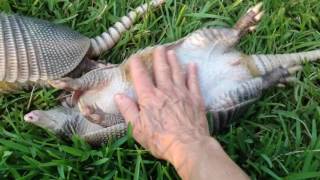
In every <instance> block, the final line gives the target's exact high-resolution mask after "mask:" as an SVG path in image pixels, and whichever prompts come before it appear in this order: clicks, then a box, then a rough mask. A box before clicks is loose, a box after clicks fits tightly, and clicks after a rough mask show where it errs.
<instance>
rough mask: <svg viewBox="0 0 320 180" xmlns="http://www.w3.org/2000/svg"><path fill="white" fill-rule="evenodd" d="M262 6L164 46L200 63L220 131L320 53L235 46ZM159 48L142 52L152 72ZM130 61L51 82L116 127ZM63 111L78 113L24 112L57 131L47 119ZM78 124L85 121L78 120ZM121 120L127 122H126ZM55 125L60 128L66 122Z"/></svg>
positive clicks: (128, 89) (128, 87)
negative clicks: (261, 51)
mask: <svg viewBox="0 0 320 180" xmlns="http://www.w3.org/2000/svg"><path fill="white" fill-rule="evenodd" d="M261 6H262V4H258V5H256V6H255V7H253V8H251V9H249V10H248V11H247V13H246V14H245V15H244V16H243V17H241V18H240V20H239V21H238V22H237V23H236V25H235V26H234V27H233V28H222V29H218V28H205V29H200V30H197V31H195V32H193V33H191V34H190V35H189V36H187V37H185V38H183V39H181V40H178V41H176V42H174V43H170V44H165V45H164V46H165V47H166V49H168V50H169V49H170V50H174V51H175V53H176V55H177V58H178V60H179V61H180V63H181V64H182V65H186V64H188V63H191V62H193V63H196V64H197V66H198V72H199V82H200V88H201V92H202V95H203V97H204V99H205V105H206V108H207V111H208V112H211V113H212V114H213V116H214V130H215V131H216V130H219V129H222V128H224V127H226V126H227V125H228V124H229V123H230V122H231V120H233V119H234V118H237V117H238V115H240V114H241V112H243V111H244V110H245V109H246V107H248V105H250V104H252V103H253V102H254V101H256V100H257V99H258V98H259V97H260V96H261V94H262V91H263V90H265V89H268V88H270V87H273V86H275V85H277V84H279V83H286V82H288V81H291V80H292V78H293V77H294V74H295V72H297V71H298V70H300V69H301V67H300V66H299V64H301V63H302V62H303V61H304V60H307V61H314V60H317V59H319V58H320V50H314V51H310V52H302V53H293V54H282V55H245V54H243V53H241V52H239V51H237V50H235V49H234V46H235V45H236V43H237V42H238V41H239V39H240V38H241V37H242V36H243V35H245V34H246V33H247V32H248V31H250V30H252V29H254V27H255V25H256V24H257V22H258V21H259V20H260V19H261V17H262V14H263V13H262V12H261V11H260V9H261ZM154 49H155V47H151V48H147V49H145V50H142V51H140V52H138V54H139V55H140V56H141V58H142V61H143V62H144V64H145V65H146V67H148V69H149V71H150V74H151V73H152V72H151V71H152V68H151V67H152V53H153V51H154ZM129 63H130V62H129V61H125V62H124V63H122V64H120V65H118V66H116V67H106V68H100V69H96V70H93V71H91V72H89V73H87V74H85V75H84V76H82V77H81V78H78V79H71V78H65V79H61V80H57V81H53V82H51V83H52V84H53V85H54V86H55V87H57V88H61V89H69V90H70V89H71V90H73V91H74V99H73V100H74V102H76V103H77V107H78V108H79V110H80V112H81V113H83V114H84V115H85V116H86V117H87V120H90V121H92V122H96V123H98V124H100V125H101V126H103V127H105V128H110V127H114V125H112V126H110V121H113V120H112V119H121V115H120V114H119V111H118V109H117V106H116V105H115V102H114V100H113V97H114V95H115V94H117V93H124V94H127V95H128V96H130V97H132V98H133V99H136V96H135V92H134V89H133V85H132V82H131V78H130V72H129V69H128V64H129ZM53 111H54V112H55V113H56V114H59V118H57V119H54V118H51V119H50V120H48V118H42V117H43V116H45V115H48V114H51V113H52V112H53ZM75 114H77V113H75ZM62 116H64V117H68V119H73V120H74V119H75V118H74V117H75V116H71V115H69V116H66V114H65V113H64V112H61V111H60V112H57V111H56V110H55V109H53V110H51V112H50V111H49V112H48V111H37V113H34V112H31V113H29V114H27V115H26V116H25V120H27V121H29V122H32V123H34V124H35V125H39V126H41V127H45V128H49V129H51V130H54V129H52V127H48V124H47V122H50V121H58V120H59V121H60V120H61V119H64V120H63V121H65V119H66V118H61V117H62ZM32 119H36V121H32ZM43 121H46V123H43ZM79 124H81V123H80V122H79V123H78V124H77V125H79ZM119 124H123V121H121V122H120V123H119ZM119 124H118V125H119ZM55 128H58V129H61V128H62V126H59V127H55ZM114 130H115V131H116V129H114ZM119 131H121V132H123V129H121V128H119ZM112 132H113V131H112ZM113 133H114V132H113Z"/></svg>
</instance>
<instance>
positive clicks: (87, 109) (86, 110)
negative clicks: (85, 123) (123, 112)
mask: <svg viewBox="0 0 320 180" xmlns="http://www.w3.org/2000/svg"><path fill="white" fill-rule="evenodd" d="M79 109H80V112H81V113H82V115H83V116H84V117H86V118H87V119H89V120H90V121H91V122H92V123H95V124H100V123H101V121H102V120H103V115H102V114H100V113H98V112H97V111H96V110H95V108H94V107H92V106H88V105H85V106H81V105H80V106H79Z"/></svg>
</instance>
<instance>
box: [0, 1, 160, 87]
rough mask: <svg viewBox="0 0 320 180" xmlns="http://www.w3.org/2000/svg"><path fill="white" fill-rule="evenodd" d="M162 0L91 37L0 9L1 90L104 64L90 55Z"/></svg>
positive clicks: (102, 49)
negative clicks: (0, 10) (8, 13)
mask: <svg viewBox="0 0 320 180" xmlns="http://www.w3.org/2000/svg"><path fill="white" fill-rule="evenodd" d="M163 2H164V0H152V1H151V2H150V3H146V4H144V5H141V6H139V7H137V8H136V9H135V10H133V11H131V12H129V13H128V15H127V16H123V17H122V18H121V20H120V21H119V22H117V23H115V25H114V26H112V27H110V28H109V29H108V31H106V32H104V33H102V34H101V35H100V36H97V37H95V38H91V39H89V38H88V37H85V36H83V35H81V34H80V33H78V32H75V31H73V30H71V29H70V28H67V27H64V26H61V25H56V24H53V23H50V22H48V21H45V20H40V19H35V18H30V17H25V16H21V15H6V14H4V13H0V93H1V92H10V91H14V90H16V89H19V88H21V87H27V86H30V85H33V84H47V81H48V80H52V79H58V78H61V77H65V76H67V77H68V76H71V77H77V76H78V77H79V76H80V75H81V74H80V73H81V72H87V71H89V70H92V69H94V68H98V67H102V66H103V65H102V64H99V63H97V62H95V61H92V60H91V59H92V58H95V57H97V56H99V55H100V54H102V53H103V52H105V51H107V50H109V49H110V48H112V47H113V46H114V45H115V44H116V42H117V41H118V40H119V39H120V36H121V34H123V33H124V32H126V31H127V30H128V29H129V28H130V27H131V26H132V25H133V23H134V21H135V19H136V18H137V16H140V15H143V14H145V13H146V12H147V11H148V10H149V9H150V7H157V6H160V5H161V4H162V3H163Z"/></svg>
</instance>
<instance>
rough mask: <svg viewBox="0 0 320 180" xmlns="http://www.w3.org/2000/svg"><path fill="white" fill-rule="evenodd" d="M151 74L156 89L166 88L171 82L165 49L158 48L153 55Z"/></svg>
mask: <svg viewBox="0 0 320 180" xmlns="http://www.w3.org/2000/svg"><path fill="white" fill-rule="evenodd" d="M153 72H154V78H155V80H156V85H157V86H158V87H166V86H168V85H169V84H170V83H171V82H172V78H171V70H170V66H169V64H168V60H167V54H166V49H165V48H164V47H159V48H156V49H155V50H154V53H153Z"/></svg>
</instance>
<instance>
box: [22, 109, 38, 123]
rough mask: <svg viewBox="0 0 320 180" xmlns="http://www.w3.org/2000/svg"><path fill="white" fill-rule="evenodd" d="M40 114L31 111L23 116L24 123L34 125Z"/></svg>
mask: <svg viewBox="0 0 320 180" xmlns="http://www.w3.org/2000/svg"><path fill="white" fill-rule="evenodd" d="M39 117H40V114H39V112H38V111H32V112H30V113H28V114H26V115H25V116H24V120H25V121H26V122H30V123H35V122H37V121H39V119H40V118H39Z"/></svg>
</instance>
